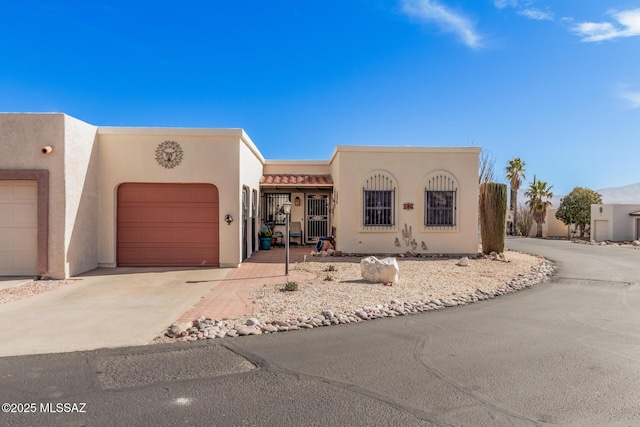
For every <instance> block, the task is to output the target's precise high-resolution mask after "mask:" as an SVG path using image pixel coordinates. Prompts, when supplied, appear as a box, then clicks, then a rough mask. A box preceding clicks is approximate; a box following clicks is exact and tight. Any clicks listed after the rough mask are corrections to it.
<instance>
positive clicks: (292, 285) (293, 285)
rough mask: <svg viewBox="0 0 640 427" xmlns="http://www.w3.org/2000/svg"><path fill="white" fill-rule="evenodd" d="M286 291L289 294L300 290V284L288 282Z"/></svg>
mask: <svg viewBox="0 0 640 427" xmlns="http://www.w3.org/2000/svg"><path fill="white" fill-rule="evenodd" d="M284 290H285V291H287V292H293V291H297V290H298V284H297V283H296V282H287V283H286V284H285V285H284Z"/></svg>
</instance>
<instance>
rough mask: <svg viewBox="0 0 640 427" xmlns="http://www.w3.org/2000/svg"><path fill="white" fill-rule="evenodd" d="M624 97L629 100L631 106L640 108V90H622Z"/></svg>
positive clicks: (621, 94)
mask: <svg viewBox="0 0 640 427" xmlns="http://www.w3.org/2000/svg"><path fill="white" fill-rule="evenodd" d="M620 96H621V97H622V99H624V100H626V101H628V106H629V108H632V109H633V108H640V92H634V91H631V90H626V91H622V92H620Z"/></svg>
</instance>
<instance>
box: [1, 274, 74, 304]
mask: <svg viewBox="0 0 640 427" xmlns="http://www.w3.org/2000/svg"><path fill="white" fill-rule="evenodd" d="M76 282H77V280H73V279H67V280H53V279H45V280H26V281H25V282H24V283H21V284H19V285H17V286H14V287H11V288H7V289H2V290H0V304H6V303H8V302H13V301H18V300H21V299H25V298H29V297H32V296H34V295H38V294H41V293H44V292H49V291H52V290H54V289H58V288H59V287H61V286H67V285H71V284H72V283H76Z"/></svg>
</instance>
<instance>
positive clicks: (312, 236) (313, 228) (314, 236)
mask: <svg viewBox="0 0 640 427" xmlns="http://www.w3.org/2000/svg"><path fill="white" fill-rule="evenodd" d="M306 214H307V226H306V227H305V228H306V230H305V232H306V233H305V234H306V236H307V242H317V241H318V240H319V239H320V237H325V236H328V235H329V195H328V194H307V212H306Z"/></svg>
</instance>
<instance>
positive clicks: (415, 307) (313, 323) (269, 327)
mask: <svg viewBox="0 0 640 427" xmlns="http://www.w3.org/2000/svg"><path fill="white" fill-rule="evenodd" d="M554 271H555V269H554V266H553V264H552V263H551V262H550V261H548V260H546V259H545V260H542V261H541V262H540V263H539V264H537V265H535V266H533V267H532V268H531V272H530V273H528V274H520V275H519V276H518V277H516V278H514V279H512V280H511V281H509V282H508V283H505V284H504V285H502V286H501V287H499V288H497V289H496V290H494V291H493V292H484V291H482V290H480V289H476V291H475V292H474V293H473V294H470V295H456V296H455V297H449V298H442V299H426V300H422V301H413V302H407V301H399V300H396V299H393V300H391V302H390V303H389V304H378V305H376V306H375V307H362V308H358V309H355V310H352V311H350V312H346V313H334V312H333V311H332V310H323V311H322V312H321V313H319V314H316V315H314V316H311V317H307V316H299V317H298V318H297V319H292V320H286V321H282V320H275V321H271V322H266V323H264V322H261V321H259V320H258V319H256V318H250V319H248V320H247V321H246V322H244V324H238V323H237V320H216V319H211V318H206V317H204V316H200V317H198V318H197V319H195V320H194V321H193V322H186V323H174V324H172V325H171V326H169V327H168V328H167V329H166V330H165V331H164V336H165V337H167V338H169V339H173V340H175V341H178V342H188V341H198V340H206V339H214V338H226V337H237V336H246V335H261V334H269V333H274V332H285V331H295V330H300V329H313V328H319V327H322V326H331V325H345V324H349V323H361V322H365V321H367V320H375V319H382V318H385V317H397V316H406V315H410V314H416V313H421V312H425V311H434V310H441V309H443V308H447V307H455V306H458V305H467V304H473V303H475V302H478V301H483V300H487V299H493V298H495V297H497V296H500V295H505V294H510V293H513V292H516V291H519V290H522V289H525V288H528V287H531V286H533V285H536V284H538V283H542V282H544V281H545V280H546V279H547V278H548V277H549V276H551V275H552V274H553V273H554Z"/></svg>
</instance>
